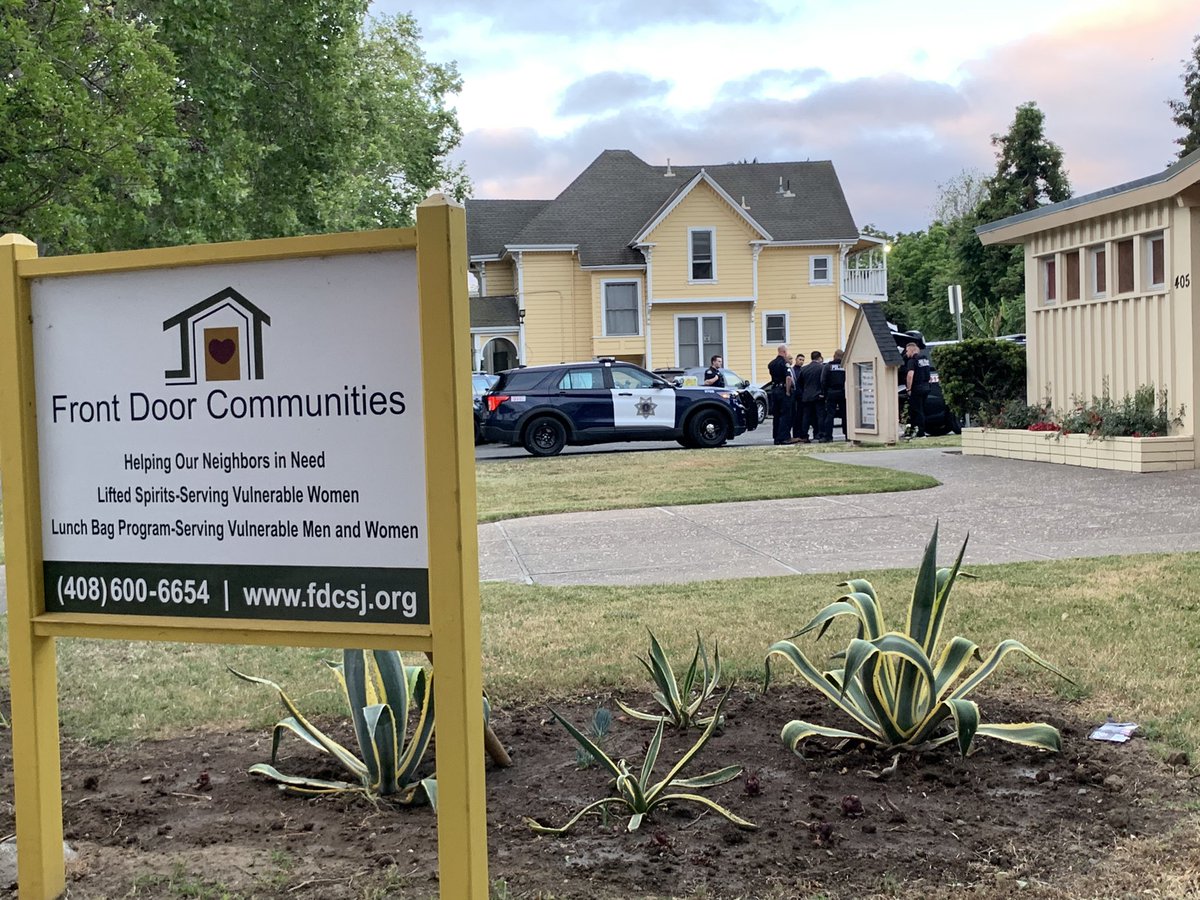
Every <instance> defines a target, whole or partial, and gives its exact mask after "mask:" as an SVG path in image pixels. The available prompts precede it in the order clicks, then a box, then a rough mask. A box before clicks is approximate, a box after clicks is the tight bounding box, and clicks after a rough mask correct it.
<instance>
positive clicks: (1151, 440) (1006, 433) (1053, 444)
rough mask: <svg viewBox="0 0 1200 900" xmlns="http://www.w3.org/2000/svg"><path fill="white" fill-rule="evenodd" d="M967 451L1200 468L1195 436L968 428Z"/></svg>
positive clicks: (1137, 467) (1104, 464)
mask: <svg viewBox="0 0 1200 900" xmlns="http://www.w3.org/2000/svg"><path fill="white" fill-rule="evenodd" d="M962 450H963V453H965V454H968V455H971V456H999V457H1003V458H1005V459H1028V460H1033V461H1035V462H1052V463H1063V464H1065V465H1068V466H1085V467H1087V468H1091V469H1116V470H1118V471H1121V472H1173V471H1175V470H1177V469H1194V468H1196V443H1195V438H1193V437H1191V436H1189V435H1180V436H1171V437H1145V438H1135V437H1118V438H1104V439H1102V440H1093V439H1091V438H1089V437H1088V436H1087V435H1085V434H1068V435H1063V436H1057V437H1056V436H1055V434H1054V433H1053V432H1046V431H1025V430H1019V429H1015V428H964V429H963V433H962Z"/></svg>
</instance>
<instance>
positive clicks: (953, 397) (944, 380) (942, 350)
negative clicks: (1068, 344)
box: [932, 338, 1027, 418]
mask: <svg viewBox="0 0 1200 900" xmlns="http://www.w3.org/2000/svg"><path fill="white" fill-rule="evenodd" d="M932 360H933V365H934V367H935V368H936V369H937V372H938V377H939V379H940V380H941V385H942V396H943V397H944V398H945V400H946V405H947V406H949V407H950V408H951V409H952V410H953V411H954V412H955V413H957V414H958V415H959V416H960V417H961V416H964V415H970V416H973V417H975V418H980V417H981V415H983V414H984V413H987V412H989V411H991V412H994V411H995V410H998V409H1000V408H1002V407H1008V406H1012V405H1014V404H1015V405H1017V406H1024V405H1025V403H1026V402H1027V401H1026V396H1025V348H1024V347H1022V346H1021V345H1020V344H1017V343H1014V342H1012V341H998V340H992V339H988V338H972V339H969V340H965V341H959V342H958V343H957V344H947V345H945V346H943V347H935V348H934V349H933V354H932Z"/></svg>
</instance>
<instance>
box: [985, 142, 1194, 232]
mask: <svg viewBox="0 0 1200 900" xmlns="http://www.w3.org/2000/svg"><path fill="white" fill-rule="evenodd" d="M1197 182H1200V150H1193V151H1192V152H1191V153H1189V154H1188V155H1187V156H1185V157H1183V158H1182V159H1178V160H1176V161H1175V162H1174V163H1172V164H1171V165H1169V166H1167V168H1165V169H1163V171H1161V172H1158V173H1156V174H1154V175H1147V176H1146V177H1144V178H1138V179H1135V180H1134V181H1127V182H1125V183H1124V184H1118V185H1116V186H1114V187H1110V188H1104V189H1103V190H1100V191H1093V192H1092V193H1090V194H1082V195H1080V196H1078V197H1069V198H1067V199H1066V200H1062V201H1060V202H1058V203H1050V204H1047V205H1046V206H1040V207H1038V208H1037V209H1031V210H1028V211H1027V212H1023V213H1017V214H1016V215H1015V216H1009V217H1008V218H1006V219H998V220H997V221H995V222H988V223H987V224H986V225H980V226H978V227H976V229H975V233H976V234H977V235H978V236H979V239H980V240H981V241H982V242H983V243H985V244H1004V243H1019V242H1020V241H1021V239H1022V238H1025V237H1028V236H1029V235H1031V234H1035V233H1037V232H1039V231H1046V230H1047V229H1050V228H1057V227H1058V226H1060V225H1068V224H1071V223H1072V222H1077V221H1079V220H1080V219H1085V218H1091V217H1093V216H1100V215H1104V214H1106V213H1109V212H1116V211H1118V210H1121V209H1128V208H1129V207H1131V206H1138V205H1141V204H1143V203H1153V202H1155V201H1157V200H1164V199H1166V198H1167V197H1173V196H1175V195H1176V194H1178V193H1180V192H1182V191H1185V190H1187V189H1188V188H1189V187H1191V186H1192V185H1194V184H1196V183H1197ZM1080 207H1087V209H1081V208H1080Z"/></svg>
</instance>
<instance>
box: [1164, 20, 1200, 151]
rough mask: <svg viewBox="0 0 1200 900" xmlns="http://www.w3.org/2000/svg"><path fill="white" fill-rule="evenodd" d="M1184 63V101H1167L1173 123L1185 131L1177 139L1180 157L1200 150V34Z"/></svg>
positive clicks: (1194, 39)
mask: <svg viewBox="0 0 1200 900" xmlns="http://www.w3.org/2000/svg"><path fill="white" fill-rule="evenodd" d="M1183 63H1184V65H1183V76H1182V77H1183V99H1182V100H1168V101H1167V106H1169V107H1170V108H1171V112H1172V113H1173V115H1172V116H1171V121H1173V122H1174V123H1175V124H1176V125H1178V126H1179V127H1180V128H1182V129H1183V131H1184V133H1183V135H1181V136H1180V137H1177V138H1176V139H1175V143H1177V144H1178V145H1179V156H1180V157H1184V156H1187V155H1188V154H1189V153H1191V152H1192V151H1193V150H1200V34H1198V35H1196V37H1195V38H1193V41H1192V55H1191V57H1190V58H1188V59H1185V60H1184V61H1183Z"/></svg>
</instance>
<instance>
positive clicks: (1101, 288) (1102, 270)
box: [1088, 246, 1108, 300]
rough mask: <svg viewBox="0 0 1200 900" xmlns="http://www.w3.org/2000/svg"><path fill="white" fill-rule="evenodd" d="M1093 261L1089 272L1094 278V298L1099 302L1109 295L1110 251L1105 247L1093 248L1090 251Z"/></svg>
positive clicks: (1089, 256) (1089, 255)
mask: <svg viewBox="0 0 1200 900" xmlns="http://www.w3.org/2000/svg"><path fill="white" fill-rule="evenodd" d="M1088 259H1089V260H1091V263H1090V265H1089V267H1088V268H1089V270H1090V272H1091V278H1092V282H1091V283H1092V291H1091V294H1092V297H1094V298H1096V299H1097V300H1098V299H1100V298H1101V297H1105V296H1107V294H1108V250H1107V248H1106V247H1104V246H1100V247H1093V248H1092V249H1091V250H1089V251H1088Z"/></svg>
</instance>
